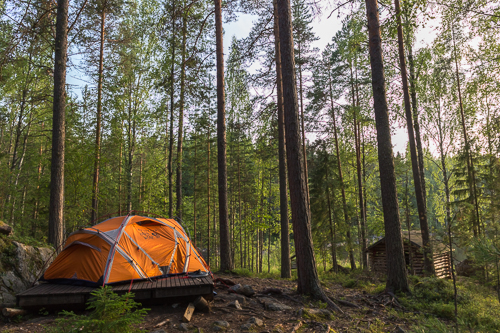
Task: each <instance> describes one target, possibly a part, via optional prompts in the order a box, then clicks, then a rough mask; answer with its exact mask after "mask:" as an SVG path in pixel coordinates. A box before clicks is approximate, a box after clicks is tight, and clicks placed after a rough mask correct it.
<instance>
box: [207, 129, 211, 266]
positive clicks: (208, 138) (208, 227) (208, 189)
mask: <svg viewBox="0 0 500 333" xmlns="http://www.w3.org/2000/svg"><path fill="white" fill-rule="evenodd" d="M210 241H211V237H210V124H208V132H207V265H209V266H210Z"/></svg>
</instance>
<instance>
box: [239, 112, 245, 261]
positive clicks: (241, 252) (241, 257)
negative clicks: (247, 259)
mask: <svg viewBox="0 0 500 333" xmlns="http://www.w3.org/2000/svg"><path fill="white" fill-rule="evenodd" d="M239 123H240V122H239V116H238V125H239ZM238 128H239V126H238ZM238 219H239V227H240V268H242V267H243V266H244V265H243V239H242V237H243V236H242V235H243V230H242V223H243V221H242V220H241V174H240V133H238Z"/></svg>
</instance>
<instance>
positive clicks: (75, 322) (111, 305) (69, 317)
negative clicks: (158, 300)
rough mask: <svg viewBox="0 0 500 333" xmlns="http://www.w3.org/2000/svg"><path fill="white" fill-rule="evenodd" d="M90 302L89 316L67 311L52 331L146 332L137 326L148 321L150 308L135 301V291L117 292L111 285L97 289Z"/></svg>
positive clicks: (62, 332)
mask: <svg viewBox="0 0 500 333" xmlns="http://www.w3.org/2000/svg"><path fill="white" fill-rule="evenodd" d="M91 295H92V296H93V297H92V298H91V299H90V300H89V301H88V302H87V305H88V306H87V310H92V312H91V313H89V314H88V315H76V314H75V313H73V312H72V311H70V312H68V311H63V312H61V313H60V315H62V316H63V318H59V319H57V320H56V326H55V327H54V328H53V330H49V332H54V333H72V332H79V333H80V332H81V333H87V332H88V333H136V332H144V330H141V329H139V328H137V326H138V325H139V324H141V323H142V321H143V320H144V316H146V314H147V311H148V310H149V309H138V307H139V306H141V304H140V303H137V302H135V301H134V300H133V297H134V294H132V293H126V294H124V295H121V296H119V295H117V294H115V293H114V292H113V291H112V290H111V287H109V286H105V287H103V288H99V289H96V290H95V291H93V292H92V294H91Z"/></svg>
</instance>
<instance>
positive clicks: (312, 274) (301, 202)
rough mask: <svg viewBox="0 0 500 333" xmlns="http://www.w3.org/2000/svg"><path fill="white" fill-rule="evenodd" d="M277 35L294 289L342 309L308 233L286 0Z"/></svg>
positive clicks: (280, 9) (308, 214) (280, 3)
mask: <svg viewBox="0 0 500 333" xmlns="http://www.w3.org/2000/svg"><path fill="white" fill-rule="evenodd" d="M277 4H278V17H279V36H280V51H281V66H282V72H281V73H282V79H283V81H282V83H283V100H284V115H285V133H286V143H287V166H288V183H289V185H290V199H291V207H292V223H293V234H294V239H295V253H296V258H297V275H298V280H297V292H299V293H301V294H309V295H311V296H312V297H314V298H317V299H321V300H323V301H326V302H328V305H329V306H331V307H333V308H335V309H336V310H337V311H338V312H341V313H342V312H343V311H342V310H341V309H340V308H338V307H337V306H336V305H335V303H333V302H332V301H331V300H330V299H328V297H326V295H325V294H324V292H323V290H322V289H321V286H320V283H319V278H318V272H317V270H316V259H315V257H314V249H313V242H312V235H311V212H310V210H309V202H308V195H307V185H306V182H307V180H306V178H305V177H306V174H305V169H304V161H303V156H302V154H301V142H300V123H299V105H298V100H297V87H296V84H295V83H296V80H295V61H294V55H293V35H292V31H293V29H292V13H291V8H290V1H289V0H278V2H277Z"/></svg>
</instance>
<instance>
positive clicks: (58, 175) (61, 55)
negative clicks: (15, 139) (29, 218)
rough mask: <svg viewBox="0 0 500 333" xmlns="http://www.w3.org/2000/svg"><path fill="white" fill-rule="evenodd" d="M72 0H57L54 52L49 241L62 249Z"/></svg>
mask: <svg viewBox="0 0 500 333" xmlns="http://www.w3.org/2000/svg"><path fill="white" fill-rule="evenodd" d="M68 7H69V0H58V1H57V19H56V39H55V45H54V46H55V52H54V101H53V104H52V114H53V116H52V119H53V121H52V164H51V172H50V202H49V238H48V240H49V243H50V244H52V245H53V246H54V248H55V249H56V250H57V251H59V250H60V247H61V246H62V243H63V241H64V148H65V145H64V142H65V140H66V131H65V126H66V125H65V118H66V117H65V109H66V60H67V56H68V54H67V52H68Z"/></svg>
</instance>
